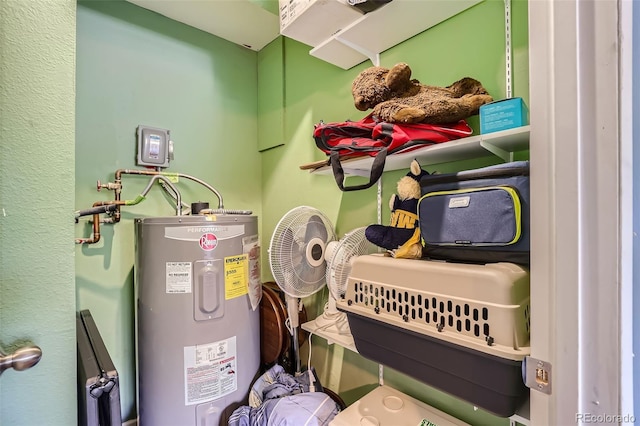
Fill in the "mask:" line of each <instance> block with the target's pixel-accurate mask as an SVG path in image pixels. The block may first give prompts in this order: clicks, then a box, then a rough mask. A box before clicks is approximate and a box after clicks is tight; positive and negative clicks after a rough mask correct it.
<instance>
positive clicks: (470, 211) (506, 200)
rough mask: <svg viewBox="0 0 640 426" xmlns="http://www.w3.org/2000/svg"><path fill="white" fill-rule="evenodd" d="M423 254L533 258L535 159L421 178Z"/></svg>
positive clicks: (484, 260)
mask: <svg viewBox="0 0 640 426" xmlns="http://www.w3.org/2000/svg"><path fill="white" fill-rule="evenodd" d="M420 186H421V197H420V200H419V201H418V221H419V226H420V237H421V242H422V246H423V256H425V257H427V258H432V259H442V260H450V261H459V262H472V263H489V262H512V263H518V264H526V265H528V264H529V260H530V229H529V228H530V226H529V224H530V211H529V162H528V161H515V162H510V163H505V164H500V165H497V166H489V167H483V168H480V169H474V170H465V171H461V172H458V173H450V174H441V175H437V174H435V175H428V176H424V177H423V178H422V179H421V181H420Z"/></svg>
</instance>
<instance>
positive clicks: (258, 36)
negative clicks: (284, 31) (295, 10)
mask: <svg viewBox="0 0 640 426" xmlns="http://www.w3.org/2000/svg"><path fill="white" fill-rule="evenodd" d="M128 1H129V2H130V3H133V4H136V5H138V6H140V7H143V8H145V9H149V10H152V11H154V12H157V13H159V14H161V15H164V16H166V17H168V18H171V19H173V20H175V21H178V22H182V23H184V24H187V25H190V26H192V27H195V28H198V29H200V30H202V31H206V32H208V33H210V34H213V35H215V36H218V37H220V38H223V39H225V40H228V41H230V42H233V43H236V44H239V45H241V46H244V47H246V48H248V49H251V50H255V51H258V50H260V49H262V48H263V47H264V46H266V45H267V44H268V43H269V42H271V41H272V40H274V39H275V38H276V37H277V36H278V35H279V33H280V24H279V21H278V15H277V14H274V13H271V12H269V11H267V10H265V9H263V8H262V7H261V6H260V5H259V4H257V3H255V0H254V1H251V0H128Z"/></svg>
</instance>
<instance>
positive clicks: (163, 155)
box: [137, 126, 173, 167]
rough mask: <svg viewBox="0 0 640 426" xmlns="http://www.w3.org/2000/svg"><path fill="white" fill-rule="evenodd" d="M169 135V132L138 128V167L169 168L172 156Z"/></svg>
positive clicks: (171, 144) (143, 127)
mask: <svg viewBox="0 0 640 426" xmlns="http://www.w3.org/2000/svg"><path fill="white" fill-rule="evenodd" d="M169 133H170V132H169V130H164V129H156V128H154V127H148V126H138V129H137V134H138V157H137V164H138V165H139V166H151V167H169V160H170V159H171V157H172V156H173V142H172V141H171V140H170V137H169Z"/></svg>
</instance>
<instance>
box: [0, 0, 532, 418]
mask: <svg viewBox="0 0 640 426" xmlns="http://www.w3.org/2000/svg"><path fill="white" fill-rule="evenodd" d="M503 4H504V3H503V2H502V1H498V0H488V1H485V2H483V3H482V4H480V5H478V6H475V7H473V8H472V9H470V10H468V11H466V12H464V13H462V14H460V15H458V16H456V17H454V18H452V19H450V20H449V21H447V22H444V23H442V24H440V25H438V26H436V27H434V28H432V29H430V30H428V31H426V32H424V33H423V34H420V35H418V36H416V37H414V38H412V39H410V40H408V41H406V42H405V43H403V44H401V45H399V46H397V47H395V48H392V49H390V50H389V51H387V52H384V53H383V54H382V55H381V59H382V65H384V66H391V65H393V64H394V63H396V62H399V61H405V62H408V63H409V64H410V65H411V67H412V68H413V72H414V77H416V78H419V79H420V80H421V81H423V82H427V83H429V84H438V85H446V84H449V83H451V82H452V81H454V80H456V79H458V78H460V77H462V76H463V75H470V76H472V77H475V78H477V79H479V80H480V81H482V82H483V83H484V85H485V87H487V89H488V90H489V91H490V92H491V94H493V95H494V97H495V98H500V97H504V95H505V89H504V80H505V78H504V56H505V54H504V46H503V31H504V18H503ZM512 7H513V19H512V22H513V42H514V66H515V70H514V84H515V90H514V95H516V96H522V97H523V98H525V101H527V102H528V84H527V81H528V76H527V72H528V50H527V44H528V40H527V34H528V32H527V16H526V11H527V6H526V2H525V1H523V0H514V1H513V3H512ZM75 15H76V8H75V2H70V1H68V0H55V1H50V2H43V1H33V2H15V1H6V0H2V1H0V23H1V24H2V25H1V26H0V31H1V33H0V34H1V37H0V48H1V51H2V54H1V55H0V77H1V78H2V80H0V82H1V83H2V84H0V106H2V115H1V116H0V120H1V121H0V124H1V126H0V129H1V131H2V133H1V134H0V136H1V138H2V150H1V151H0V152H1V155H0V159H1V161H2V164H1V166H2V167H1V168H0V176H1V177H2V182H0V191H1V192H0V194H1V198H0V203H1V206H2V208H3V209H4V211H3V212H2V214H0V224H2V226H0V249H1V250H0V253H1V254H0V261H1V266H2V269H1V276H0V285H1V287H0V290H1V292H0V344H2V345H4V346H5V347H11V346H13V345H15V344H16V343H19V342H20V341H21V340H30V341H33V342H34V343H36V344H38V345H40V346H41V347H42V348H43V351H44V354H45V355H44V358H43V360H42V361H41V363H40V364H39V365H38V366H37V367H35V368H34V369H32V370H30V371H27V372H21V373H16V372H13V371H9V372H6V373H5V374H3V376H2V380H0V423H2V424H5V423H6V424H12V425H14V424H15V425H21V424H25V425H31V424H47V425H68V424H73V423H74V422H75V420H74V419H75V375H74V374H69V372H70V371H75V341H74V332H75V323H74V321H73V318H74V313H75V310H76V309H90V310H91V311H92V313H93V314H94V317H95V318H96V321H97V324H98V327H99V328H100V331H101V333H102V335H103V338H104V340H105V343H106V344H107V347H108V349H109V351H110V353H111V355H112V357H113V359H114V361H115V363H116V366H117V368H118V370H119V373H120V377H121V381H122V382H121V384H122V402H123V415H124V418H125V419H126V418H132V417H134V416H135V385H134V382H135V369H134V364H135V355H134V353H133V350H134V342H133V327H134V324H133V269H132V267H133V232H132V231H133V224H132V219H133V218H134V217H137V216H157V215H170V214H172V208H171V205H170V203H169V202H168V200H167V199H166V198H165V197H164V196H163V195H162V194H161V192H160V191H159V190H158V188H154V189H153V190H152V193H151V195H150V197H149V198H148V199H147V200H146V201H145V202H144V203H143V204H141V205H139V206H135V207H130V208H126V209H124V214H123V219H122V222H121V223H119V224H118V225H115V226H111V225H103V226H102V239H101V241H100V242H99V243H98V244H95V245H91V246H76V247H75V254H74V248H73V247H72V244H73V237H74V235H75V237H82V236H88V235H89V234H90V226H89V225H88V224H87V221H86V220H84V219H83V220H81V223H80V224H78V225H75V226H74V225H73V217H72V211H73V210H76V209H81V208H86V207H89V206H90V205H91V204H92V203H93V202H95V201H100V200H109V199H111V198H112V194H111V193H109V192H104V191H103V192H100V193H98V192H96V190H95V182H96V180H101V181H109V180H113V172H114V171H115V170H116V169H118V168H133V167H135V128H136V127H137V125H138V124H146V125H151V126H157V127H163V128H168V129H170V130H171V131H172V137H173V140H174V141H175V156H176V158H175V160H174V161H173V162H172V164H171V167H170V168H169V171H180V172H182V173H187V174H190V175H194V176H197V177H199V178H201V179H203V180H205V181H207V182H208V183H210V184H212V185H213V186H215V187H216V188H217V189H218V190H220V192H221V193H222V194H223V195H224V200H225V207H228V208H238V209H250V210H253V211H254V212H255V213H256V214H257V215H258V216H259V218H260V226H261V229H262V231H261V239H262V245H263V259H266V257H265V256H266V247H267V245H268V243H269V239H270V232H271V231H272V230H273V228H274V226H275V224H276V223H277V221H278V220H279V219H280V218H281V217H282V215H283V214H284V213H286V212H287V211H288V210H289V209H291V208H293V207H295V206H298V205H302V204H306V205H311V206H314V207H317V208H319V209H321V210H322V211H324V212H325V213H326V214H327V215H328V216H329V217H330V218H331V220H332V221H333V222H334V223H335V225H336V228H337V232H338V233H339V234H340V235H342V234H344V233H345V232H347V231H348V230H350V229H352V228H354V227H356V226H363V225H367V224H370V223H374V222H375V221H376V190H375V188H372V189H369V190H366V191H358V192H351V193H341V192H340V191H339V190H338V189H337V187H336V186H335V182H334V181H333V178H331V177H330V176H317V175H312V174H310V173H308V172H306V171H301V170H299V166H300V165H301V164H304V163H309V162H312V161H316V160H320V159H322V158H324V155H323V154H322V153H321V152H320V151H319V150H317V148H316V147H315V145H314V144H313V141H312V139H311V132H312V129H313V124H314V123H317V122H318V121H320V120H325V121H338V120H343V119H346V118H352V119H357V118H360V117H362V116H363V115H364V113H363V112H360V111H357V110H355V108H354V107H353V104H352V99H351V94H350V86H351V81H352V80H353V78H354V77H355V76H356V75H357V73H358V72H359V71H361V70H362V69H364V68H365V67H367V66H369V65H370V64H369V63H364V64H361V65H359V66H357V67H355V68H353V69H351V70H348V71H344V70H342V69H340V68H337V67H335V66H333V65H331V64H327V63H324V62H322V61H320V60H318V59H315V58H313V57H311V56H309V54H308V51H309V48H308V47H307V46H304V45H302V44H300V43H297V42H295V41H292V40H288V39H287V40H285V54H284V59H285V61H284V72H285V75H286V79H285V87H284V93H285V98H284V102H283V105H285V109H284V114H283V122H284V124H285V127H284V141H283V142H284V145H283V146H280V147H276V148H273V149H268V150H265V151H264V152H262V153H258V144H257V141H258V130H260V131H261V132H269V131H271V129H269V128H264V127H263V126H261V127H260V128H259V127H258V123H259V120H258V119H259V116H258V102H257V96H258V93H259V90H258V85H257V82H258V78H257V69H258V66H257V54H256V53H255V52H252V51H249V50H247V49H244V48H241V47H239V46H236V45H233V44H231V43H228V42H226V41H223V40H221V39H219V38H216V37H213V36H211V35H208V34H205V33H203V32H200V31H198V30H195V29H193V28H189V27H187V26H184V25H182V24H179V23H176V22H174V21H171V20H169V19H166V18H164V17H162V16H160V15H157V14H155V13H152V12H149V11H146V10H144V9H140V8H138V7H136V6H134V5H131V4H129V3H126V2H121V1H112V2H94V1H87V2H80V3H79V4H78V8H77V58H76V61H77V69H75V70H74V65H75V64H74V53H75V52H74V48H75V46H74V45H75V40H76V33H75V28H76V22H75V19H76V16H75ZM43 64H44V65H45V66H43ZM74 72H75V78H76V79H77V83H76V85H77V98H76V99H75V105H74V84H73V83H74ZM74 117H76V118H75V153H74V151H73V148H72V146H73V145H72V144H73V143H74ZM470 124H471V125H472V126H473V127H474V128H476V129H477V119H472V120H470ZM33 140H36V141H38V144H37V145H36V144H35V143H33V142H32V141H33ZM36 147H37V149H36ZM521 155H523V156H526V153H522V154H521ZM493 162H496V160H495V159H493V158H485V159H481V160H478V161H471V162H464V163H456V164H446V165H441V166H438V167H429V168H428V169H429V170H430V171H434V170H438V171H442V172H446V171H453V170H457V169H462V168H468V167H475V166H479V165H484V164H490V163H493ZM74 168H75V169H74ZM73 171H75V175H74V173H73ZM404 173H405V171H404V170H399V171H396V172H389V173H386V174H385V175H384V177H383V187H384V191H383V195H382V197H383V223H385V222H388V219H389V212H388V209H387V208H384V207H386V204H387V203H386V202H387V200H388V197H389V196H390V195H391V193H392V192H393V191H394V187H395V181H396V180H397V179H398V178H399V177H400V176H402V175H404ZM350 179H357V178H350ZM145 184H146V179H144V178H140V179H138V178H136V177H127V178H125V181H124V185H125V187H124V189H123V191H124V192H123V198H133V197H134V196H135V195H137V194H138V193H139V192H140V191H141V190H142V188H143V187H144V186H145ZM179 185H180V187H181V189H182V190H183V191H184V192H183V195H184V198H185V200H187V201H195V200H199V199H208V200H210V201H212V202H215V198H214V197H211V194H210V193H208V192H207V191H206V190H204V189H203V188H201V187H199V186H198V185H192V184H190V183H188V182H180V183H179ZM72 187H75V194H73V193H72V192H71V191H70V190H69V191H65V190H64V189H65V188H72ZM74 195H75V197H74ZM74 198H75V199H74ZM34 205H35V206H46V209H42V210H41V212H47V217H46V218H45V219H46V220H48V224H49V225H51V224H55V226H40V224H39V222H38V221H36V219H41V218H42V214H38V215H35V216H34V215H27V214H25V212H26V211H28V209H32V208H33V206H34ZM18 208H19V210H18ZM18 213H19V214H18ZM43 240H44V241H47V243H46V245H42V244H40V245H39V244H36V243H34V242H36V241H43ZM74 255H75V265H74ZM74 266H75V270H76V274H75V278H76V282H75V288H76V289H77V290H76V291H75V292H74V283H73V272H72V271H73V268H74ZM262 270H263V280H265V281H267V280H269V279H270V278H271V277H270V272H269V267H268V264H267V262H265V261H263V263H262ZM41 283H42V284H41ZM74 295H75V300H74ZM323 298H326V291H325V292H323V293H321V294H320V295H319V296H318V297H315V298H309V299H308V300H305V303H306V304H307V306H308V309H309V311H310V313H311V314H312V315H313V314H314V313H316V312H318V311H319V310H320V309H321V306H322V305H323V303H324V300H323ZM27 300H28V301H29V302H28V303H25V301H27ZM304 346H305V350H306V347H307V346H308V345H306V344H305V345H304ZM312 355H313V358H312V364H313V365H315V366H316V367H317V368H318V370H319V371H320V374H321V376H322V380H323V383H325V384H329V386H330V387H331V388H332V389H333V390H336V391H339V392H340V394H341V395H342V396H343V398H344V399H345V400H346V401H347V402H352V401H354V400H355V399H357V398H358V397H360V396H362V395H363V394H364V393H365V392H366V391H368V390H370V389H371V388H372V387H374V386H375V385H376V383H377V375H378V368H377V365H376V364H374V363H371V362H369V361H366V360H364V359H362V358H361V357H360V356H359V355H357V354H353V353H351V352H349V351H343V350H341V349H340V348H339V347H335V346H330V347H327V345H326V344H325V343H324V342H323V341H322V339H319V338H315V339H314V341H313V354H312ZM51 377H55V387H54V385H53V384H51V385H49V384H50V383H51ZM385 381H386V383H388V384H390V385H392V386H394V387H397V388H398V389H400V390H403V391H405V392H407V393H409V394H411V395H413V396H415V397H417V398H419V399H421V400H424V401H426V402H428V403H430V404H432V405H434V406H436V407H438V408H442V409H444V410H445V411H448V412H450V413H452V414H454V415H456V416H459V417H461V418H462V419H463V420H466V421H467V422H470V423H472V424H487V425H493V424H498V423H500V422H503V423H505V424H506V423H507V421H506V420H499V419H496V418H495V417H493V416H491V415H489V414H487V413H484V412H483V411H482V410H479V411H474V410H473V407H471V406H470V405H469V404H466V403H463V402H460V401H459V400H457V399H454V398H451V397H449V396H447V395H444V394H442V393H441V392H438V391H436V390H433V389H431V388H430V387H428V386H426V385H424V384H421V383H418V382H416V381H414V380H413V379H411V378H408V377H406V376H404V375H402V374H399V373H396V372H393V371H391V370H390V369H388V368H387V369H386V370H385ZM43 383H45V384H46V385H43ZM23 401H28V402H26V403H25V402H23ZM21 405H22V406H21ZM43 416H46V417H43Z"/></svg>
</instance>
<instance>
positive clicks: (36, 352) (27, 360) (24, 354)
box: [0, 346, 42, 375]
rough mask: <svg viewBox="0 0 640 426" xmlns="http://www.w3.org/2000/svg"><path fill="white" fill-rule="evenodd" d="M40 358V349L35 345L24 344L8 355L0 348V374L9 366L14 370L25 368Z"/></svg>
mask: <svg viewBox="0 0 640 426" xmlns="http://www.w3.org/2000/svg"><path fill="white" fill-rule="evenodd" d="M40 358H42V350H41V349H40V348H39V347H37V346H25V347H22V348H20V349H18V350H16V351H15V352H14V353H12V354H9V355H5V354H4V353H2V351H1V350H0V375H1V374H2V373H3V372H4V370H7V369H9V368H13V369H14V370H16V371H22V370H27V369H29V368H31V367H33V366H34V365H36V364H37V363H38V361H40Z"/></svg>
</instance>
